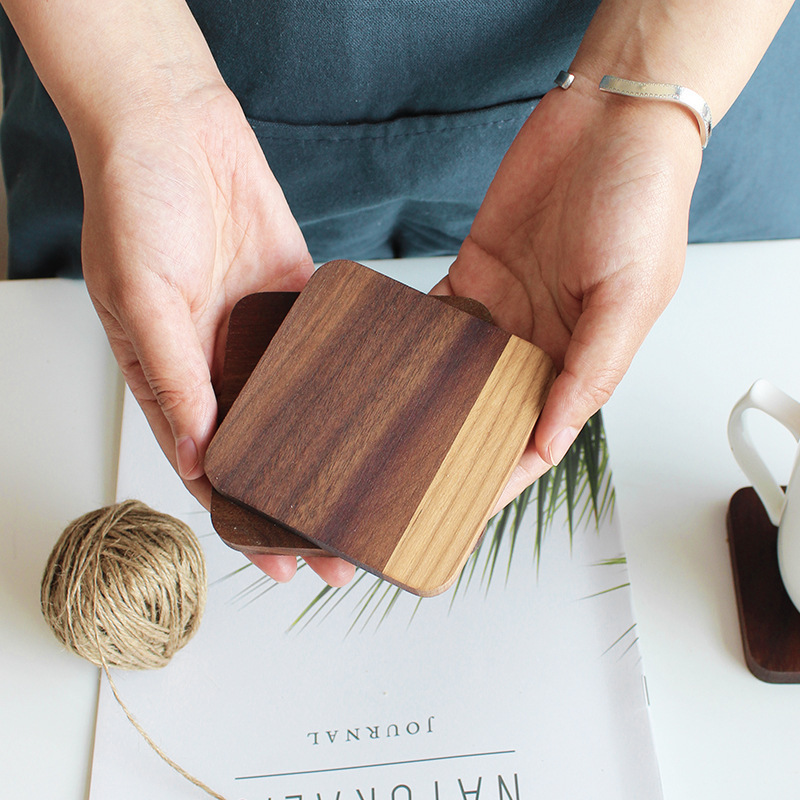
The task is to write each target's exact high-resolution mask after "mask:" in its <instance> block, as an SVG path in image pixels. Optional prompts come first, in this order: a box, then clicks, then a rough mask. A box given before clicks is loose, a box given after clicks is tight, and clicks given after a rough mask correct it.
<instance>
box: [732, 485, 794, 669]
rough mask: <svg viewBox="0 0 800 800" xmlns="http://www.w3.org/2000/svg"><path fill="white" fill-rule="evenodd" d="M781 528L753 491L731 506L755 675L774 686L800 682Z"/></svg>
mask: <svg viewBox="0 0 800 800" xmlns="http://www.w3.org/2000/svg"><path fill="white" fill-rule="evenodd" d="M777 542H778V529H777V528H776V527H775V526H774V525H773V524H772V523H771V522H770V521H769V517H768V516H767V512H766V510H765V509H764V506H763V505H762V504H761V501H760V500H759V498H758V495H757V494H756V492H755V490H754V489H753V488H752V487H747V488H745V489H740V490H739V491H738V492H736V494H734V495H733V497H732V498H731V502H730V505H729V506H728V543H729V545H730V551H731V565H732V567H733V579H734V585H735V589H736V604H737V608H738V610H739V626H740V628H741V631H742V644H743V645H744V657H745V662H746V663H747V666H748V668H749V670H750V671H751V672H752V673H753V675H755V676H756V677H757V678H759V679H760V680H762V681H767V682H768V683H800V612H798V610H797V609H796V608H795V607H794V604H793V603H792V601H791V600H790V599H789V595H788V594H786V590H785V589H784V587H783V581H782V580H781V576H780V571H779V569H778V549H777Z"/></svg>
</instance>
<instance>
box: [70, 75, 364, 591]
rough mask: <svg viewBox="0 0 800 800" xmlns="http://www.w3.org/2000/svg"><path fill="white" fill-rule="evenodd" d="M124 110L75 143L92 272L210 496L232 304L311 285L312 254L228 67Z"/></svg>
mask: <svg viewBox="0 0 800 800" xmlns="http://www.w3.org/2000/svg"><path fill="white" fill-rule="evenodd" d="M120 122H121V121H120V120H115V124H112V126H111V127H112V128H113V130H111V131H108V132H105V133H104V136H103V137H102V138H94V140H93V146H92V147H91V148H86V149H82V148H81V147H80V146H78V147H76V151H77V152H78V158H79V165H80V169H81V177H82V180H83V185H84V196H85V212H84V228H83V242H82V249H83V267H84V275H85V279H86V285H87V288H88V290H89V293H90V295H91V298H92V301H93V303H94V305H95V308H96V309H97V312H98V314H99V316H100V319H101V320H102V323H103V325H104V327H105V330H106V333H107V335H108V339H109V342H110V344H111V348H112V350H113V352H114V355H115V356H116V358H117V361H118V362H119V365H120V368H121V370H122V373H123V375H124V376H125V380H126V381H127V383H128V385H129V386H130V388H131V391H132V392H133V394H134V396H135V397H136V399H137V401H138V402H139V404H140V405H141V407H142V409H143V411H144V413H145V415H146V417H147V419H148V422H149V423H150V426H151V428H152V429H153V432H154V434H155V436H156V438H157V440H158V442H159V444H160V445H161V448H162V449H163V451H164V453H165V454H166V456H167V458H168V459H169V460H170V461H171V463H172V465H173V467H174V468H175V469H176V470H177V472H178V474H179V475H180V476H181V478H182V479H183V480H184V482H185V483H186V486H187V487H188V488H189V489H190V491H192V493H193V494H194V495H195V496H196V497H197V498H198V499H199V500H200V501H201V502H202V503H203V504H204V505H206V507H208V505H209V502H210V491H211V486H210V484H209V482H208V479H207V478H206V476H205V474H204V472H203V457H204V454H205V451H206V448H207V446H208V444H209V442H210V440H211V437H212V436H213V434H214V431H215V429H216V422H217V403H216V397H215V393H214V387H213V381H215V380H218V378H219V376H220V372H221V368H222V359H223V355H224V346H225V334H226V326H227V320H228V316H229V314H230V311H231V309H232V307H233V306H234V304H235V303H236V302H237V301H238V300H239V299H240V298H242V297H243V296H245V295H247V294H250V293H252V292H257V291H281V290H299V289H301V288H302V287H303V285H304V284H305V282H306V281H307V280H308V277H309V275H310V274H311V271H312V269H313V266H312V262H311V257H310V256H309V253H308V250H307V248H306V245H305V241H304V240H303V236H302V234H301V233H300V230H299V228H298V226H297V223H296V222H295V220H294V218H293V217H292V214H291V212H290V210H289V208H288V205H287V203H286V200H285V199H284V196H283V193H282V191H281V189H280V187H279V186H278V184H277V182H276V180H275V178H274V176H273V175H272V172H271V171H270V169H269V167H268V165H267V162H266V159H265V157H264V154H263V152H262V151H261V148H260V146H259V144H258V142H257V140H256V138H255V135H254V133H253V131H252V129H251V128H250V126H249V125H248V123H247V121H246V119H245V117H244V114H243V112H242V109H241V107H240V106H239V104H238V102H237V101H236V99H235V98H234V97H233V95H232V94H231V93H230V91H229V90H228V89H227V87H225V85H224V84H223V83H222V81H221V80H219V81H218V82H212V83H210V84H205V85H201V86H199V87H197V88H193V90H192V91H190V92H187V93H186V94H185V96H182V97H178V98H176V99H174V100H173V101H172V102H170V103H169V105H166V106H156V107H153V108H149V109H140V113H139V114H138V115H135V116H133V117H130V116H126V117H125V118H124V120H123V121H122V122H123V123H124V124H120ZM98 145H99V146H98ZM251 560H252V561H253V562H254V563H255V564H256V565H257V566H259V567H260V568H261V569H262V570H263V571H264V572H266V573H267V574H268V575H270V576H271V577H273V578H274V579H276V580H279V581H283V580H288V579H289V578H291V577H292V575H293V574H294V572H295V569H296V559H294V558H293V557H288V556H254V557H253V558H252V559H251ZM309 566H311V567H312V569H314V570H315V571H316V572H318V573H319V574H320V575H321V576H322V577H323V578H324V579H325V580H326V581H327V582H329V583H331V584H333V585H342V584H344V583H346V582H347V581H349V580H350V579H351V578H352V576H353V574H354V567H353V566H352V565H350V564H348V563H346V562H344V561H341V560H340V559H335V558H319V559H310V560H309Z"/></svg>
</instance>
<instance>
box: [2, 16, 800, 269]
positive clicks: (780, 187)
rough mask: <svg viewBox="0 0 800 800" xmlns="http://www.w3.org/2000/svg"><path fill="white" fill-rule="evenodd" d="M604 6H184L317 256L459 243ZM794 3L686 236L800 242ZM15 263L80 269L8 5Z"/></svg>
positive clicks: (44, 106) (65, 195) (71, 202)
mask: <svg viewBox="0 0 800 800" xmlns="http://www.w3.org/2000/svg"><path fill="white" fill-rule="evenodd" d="M596 4H597V0H573V1H567V0H556V1H554V0H550V1H549V2H548V1H547V0H497V1H496V2H491V3H489V2H479V0H382V1H380V2H374V0H372V2H366V0H347V1H346V2H337V3H331V2H327V0H274V2H270V3H268V4H267V3H264V2H263V0H237V2H236V3H221V2H219V1H218V0H213V1H212V0H190V6H191V8H192V11H193V12H194V14H195V17H196V19H197V21H198V24H199V25H200V27H201V29H202V30H203V32H204V34H205V36H206V38H207V40H208V42H209V45H210V47H211V49H212V52H213V53H214V56H215V58H216V60H217V63H218V64H219V67H220V70H221V72H222V74H223V77H224V78H225V80H226V81H227V83H228V85H229V86H230V87H231V89H232V90H233V91H234V93H235V94H236V95H237V97H238V98H239V100H240V102H241V104H242V107H243V109H244V111H245V113H246V115H247V117H248V119H249V121H250V123H251V125H252V126H253V129H254V130H255V132H256V135H257V136H258V139H259V141H260V143H261V145H262V147H263V148H264V151H265V153H266V156H267V160H268V161H269V164H270V166H271V168H272V170H273V172H274V173H275V175H276V177H277V178H278V181H279V182H280V184H281V186H282V187H283V190H284V192H285V194H286V197H287V200H288V202H289V205H290V207H291V209H292V211H293V213H294V214H295V217H296V218H297V220H298V222H299V223H300V226H301V228H302V230H303V233H304V235H305V237H306V241H307V242H308V245H309V248H310V250H311V253H312V255H313V256H314V258H315V259H317V260H325V259H329V258H355V259H367V258H378V257H388V256H421V255H436V254H445V253H454V252H455V251H456V250H457V249H458V246H459V245H460V243H461V241H462V239H463V238H464V236H465V235H466V233H467V232H468V230H469V226H470V223H471V221H472V219H473V217H474V215H475V212H476V211H477V209H478V206H479V205H480V202H481V200H482V198H483V195H484V193H485V191H486V188H487V186H488V184H489V182H490V181H491V178H492V176H493V175H494V172H495V170H496V168H497V165H498V163H499V162H500V159H501V158H502V156H503V154H504V153H505V151H506V149H507V148H508V145H509V144H510V143H511V141H512V139H513V137H514V136H515V134H516V132H517V131H518V130H519V128H520V127H521V125H522V123H523V122H524V121H525V119H526V118H527V116H528V115H529V114H530V112H531V110H532V109H533V108H534V106H535V104H536V102H537V100H538V98H539V97H541V96H542V95H543V94H544V93H545V92H546V91H548V90H549V89H550V88H551V87H552V80H553V77H554V76H555V74H556V73H557V72H558V71H559V70H560V69H562V68H564V67H566V66H567V65H568V64H569V62H570V60H571V59H572V56H573V55H574V53H575V50H576V49H577V47H578V44H579V42H580V39H581V37H582V35H583V32H584V30H585V28H586V26H587V25H588V22H589V20H590V18H591V15H592V13H593V12H594V8H595V6H596ZM798 35H800V7H799V8H795V9H794V11H793V12H791V14H790V17H789V19H787V21H786V23H785V24H784V27H783V28H782V29H781V31H780V33H779V34H778V37H777V38H776V40H775V42H774V43H773V45H772V47H771V48H770V51H769V52H768V54H767V56H766V57H765V59H764V61H763V63H762V65H761V66H760V67H759V69H758V71H757V72H756V74H755V75H754V77H753V79H752V80H751V82H750V84H749V85H748V86H747V88H746V89H745V91H744V93H743V94H742V97H741V98H740V100H739V101H738V102H737V104H736V105H735V106H734V108H733V109H732V110H731V111H730V112H729V114H728V116H727V117H726V118H725V119H724V120H723V121H722V122H721V123H720V125H719V127H718V128H717V129H716V130H715V132H714V135H713V137H712V140H711V144H710V145H709V147H708V149H707V150H706V152H705V156H704V163H703V168H702V170H701V175H700V180H699V182H698V186H697V190H696V192H695V197H694V202H693V206H692V215H691V219H690V239H691V240H692V241H719V240H735V239H764V238H776V237H794V236H800V160H798V159H797V158H796V155H795V152H794V151H795V143H796V141H797V137H798V134H800V96H798V94H797V92H795V95H794V96H793V97H792V96H788V95H787V91H789V90H791V85H789V86H787V85H786V84H787V82H785V81H780V80H778V79H777V76H781V75H784V74H797V73H798V69H800V48H797V46H796V45H795V44H794V43H795V42H797V41H798ZM0 52H1V53H2V68H3V77H4V82H5V86H4V91H5V112H4V116H3V120H2V126H0V152H2V158H3V166H4V169H5V177H6V183H7V187H8V194H9V229H10V266H9V269H10V275H11V276H12V277H33V276H46V275H79V274H80V227H81V213H82V201H81V190H80V179H79V175H78V172H77V167H76V165H75V158H74V154H73V152H72V148H71V145H70V141H69V136H68V134H67V132H66V129H65V128H64V126H63V123H62V122H61V120H60V118H59V116H58V113H57V112H56V110H55V108H54V106H53V104H52V102H51V101H50V99H49V97H48V96H47V93H46V92H45V91H44V89H43V87H42V86H41V84H40V83H39V81H38V79H37V78H36V75H35V73H34V72H33V69H32V68H31V66H30V63H29V61H28V60H27V57H26V55H25V53H24V51H23V50H22V48H21V47H20V45H19V42H18V40H17V38H16V36H15V34H14V31H13V29H12V28H11V26H10V24H9V23H8V20H7V19H6V18H5V16H0Z"/></svg>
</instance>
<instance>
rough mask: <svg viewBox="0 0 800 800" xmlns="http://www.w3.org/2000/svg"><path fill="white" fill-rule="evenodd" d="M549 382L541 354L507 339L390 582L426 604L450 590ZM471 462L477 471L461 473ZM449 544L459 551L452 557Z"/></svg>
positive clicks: (389, 566)
mask: <svg viewBox="0 0 800 800" xmlns="http://www.w3.org/2000/svg"><path fill="white" fill-rule="evenodd" d="M554 376H555V373H554V371H553V366H552V362H551V361H550V359H549V358H548V357H547V356H546V355H545V354H544V353H543V352H542V351H541V350H539V349H538V348H536V347H534V346H533V345H531V344H530V343H529V342H526V341H525V340H523V339H520V338H518V337H516V336H512V337H511V339H510V340H509V342H508V344H507V346H506V347H505V349H504V351H503V353H502V355H501V356H500V358H499V360H498V362H497V364H496V366H495V368H494V369H493V370H492V373H491V375H490V376H489V378H488V380H487V382H486V384H485V385H484V388H483V389H482V391H481V393H480V395H479V397H478V399H477V402H476V403H475V405H474V406H473V408H472V410H471V411H470V413H469V415H468V416H467V418H466V420H465V421H464V424H463V425H462V427H461V429H460V431H459V432H458V434H457V436H456V438H455V440H454V442H453V445H452V447H451V448H450V451H449V452H448V454H447V456H446V457H445V459H444V461H443V462H442V464H441V467H440V468H439V470H438V472H437V474H436V476H435V477H434V479H433V481H432V482H431V484H430V486H429V488H428V490H427V492H426V493H425V495H424V497H423V499H422V501H421V502H420V504H419V505H418V507H417V509H416V511H415V513H414V515H413V517H412V518H411V521H410V522H409V524H408V526H407V528H406V530H405V532H404V534H403V536H402V537H401V539H400V541H399V542H398V544H397V546H396V548H395V549H394V552H393V553H392V556H391V558H390V559H389V560H388V561H387V563H386V565H385V567H384V569H383V573H384V574H385V576H386V577H387V578H388V579H389V580H391V581H394V582H396V583H397V584H399V585H401V586H403V587H404V588H407V589H409V590H410V591H413V592H414V593H415V594H420V595H423V596H429V595H434V594H439V593H440V592H443V591H444V590H445V589H447V587H448V586H449V585H450V584H452V582H453V581H454V580H455V578H456V577H457V576H458V573H459V572H460V570H461V569H462V568H463V566H464V564H465V562H466V560H467V558H468V557H469V554H470V553H471V552H472V550H473V548H474V547H475V545H476V543H477V541H478V538H479V537H480V535H481V533H482V532H483V529H484V528H485V527H486V523H487V522H488V520H489V516H490V514H491V510H492V509H493V508H494V505H495V503H496V502H497V500H498V498H499V497H500V494H501V492H502V490H503V488H504V487H505V485H506V483H507V482H508V479H509V477H510V475H511V472H512V471H513V469H514V466H515V465H516V463H517V461H519V458H520V456H521V455H522V452H523V450H524V448H525V445H526V444H527V441H528V439H529V437H530V434H531V432H532V431H533V426H534V424H535V423H536V419H537V418H538V416H539V413H540V412H541V410H542V406H543V405H544V401H545V398H546V396H547V392H548V390H549V388H550V385H551V383H552V381H553V378H554ZM470 462H474V463H476V465H478V466H476V468H475V469H473V470H469V471H465V470H464V464H465V463H470ZM454 477H455V478H456V479H455V480H454ZM476 520H477V522H476ZM468 525H472V526H473V527H474V530H473V531H472V534H471V535H469V536H468V535H466V532H465V531H464V527H465V526H468ZM423 534H424V535H423ZM454 539H459V540H462V541H463V547H461V548H458V549H454V548H453V540H454Z"/></svg>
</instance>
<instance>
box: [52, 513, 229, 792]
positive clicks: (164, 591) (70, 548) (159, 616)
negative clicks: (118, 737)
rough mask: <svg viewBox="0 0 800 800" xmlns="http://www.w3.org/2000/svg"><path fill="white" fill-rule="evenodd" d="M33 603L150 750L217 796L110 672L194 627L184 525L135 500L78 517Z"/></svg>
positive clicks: (194, 592) (196, 576)
mask: <svg viewBox="0 0 800 800" xmlns="http://www.w3.org/2000/svg"><path fill="white" fill-rule="evenodd" d="M41 601H42V613H43V614H44V618H45V620H46V621H47V623H48V625H49V626H50V628H51V630H52V631H53V633H54V634H55V635H56V638H57V639H58V640H59V641H60V642H61V643H62V644H64V645H65V646H66V647H68V648H69V649H70V650H72V651H73V652H74V653H77V654H78V655H80V656H82V657H83V658H86V659H88V660H89V661H91V662H92V663H93V664H96V665H97V666H99V667H101V668H102V670H103V672H105V675H106V678H107V679H108V684H109V686H110V687H111V691H112V693H113V695H114V697H115V699H116V701H117V702H118V703H119V705H120V707H121V708H122V710H123V711H124V712H125V716H127V718H128V719H129V720H130V722H131V724H132V725H133V727H134V728H135V729H136V730H137V731H138V732H139V734H140V735H141V736H142V738H143V739H144V740H145V741H146V742H147V744H148V745H150V747H151V748H152V749H153V750H154V751H155V753H157V754H158V756H159V757H160V758H162V759H163V760H164V761H165V762H166V763H167V764H168V765H169V766H170V767H172V768H173V769H174V770H175V771H176V772H178V773H179V774H180V775H182V776H183V777H184V778H186V779H187V780H188V781H191V783H193V784H194V785H195V786H197V787H199V788H200V789H202V790H203V791H205V792H206V793H207V794H209V795H211V796H212V797H215V798H218V800H225V798H224V797H223V796H222V795H220V794H217V792H215V791H214V790H213V789H210V788H209V787H208V786H206V785H205V784H204V783H203V782H202V781H200V780H198V779H197V778H195V777H194V776H193V775H191V774H189V773H188V772H186V770H184V769H183V768H182V767H180V766H179V765H178V764H176V763H175V762H174V761H173V760H172V759H171V758H170V757H169V756H167V755H166V753H164V751H163V750H162V749H161V748H160V747H159V746H158V745H157V744H156V743H155V742H154V741H153V740H152V739H151V738H150V736H149V735H148V734H147V732H146V731H145V730H144V729H143V728H142V726H141V725H140V724H139V723H138V722H137V720H136V719H135V718H134V716H133V715H132V714H131V712H130V711H129V710H128V707H127V706H126V705H125V703H124V702H123V701H122V698H121V697H120V695H119V692H118V691H117V687H116V685H115V684H114V681H113V679H112V677H111V673H110V672H109V667H119V668H121V669H157V668H159V667H163V666H165V665H166V664H167V663H168V662H169V660H170V659H171V658H172V656H173V654H174V653H175V652H177V651H178V650H180V648H181V647H183V646H184V645H185V644H186V642H188V641H189V639H191V638H192V636H193V635H194V634H195V632H196V631H197V629H198V627H199V626H200V620H201V619H202V616H203V609H204V608H205V602H206V568H205V560H204V558H203V552H202V550H201V549H200V545H199V543H198V541H197V539H196V538H195V536H194V534H193V533H192V530H191V528H189V527H188V526H187V525H185V524H184V523H183V522H181V521H180V520H179V519H176V518H174V517H170V516H168V515H166V514H162V513H160V512H157V511H154V510H153V509H152V508H150V507H149V506H147V505H145V504H144V503H141V502H139V501H138V500H126V501H125V502H124V503H119V504H117V505H113V506H107V507H106V508H101V509H98V510H97V511H91V512H89V513H88V514H84V515H83V516H82V517H79V518H78V519H76V520H74V521H73V522H72V523H70V525H69V526H68V527H67V529H66V530H65V531H64V533H63V534H62V535H61V538H60V539H59V540H58V542H57V543H56V546H55V547H54V548H53V552H52V553H51V555H50V558H49V559H48V562H47V566H46V568H45V572H44V576H43V578H42V590H41Z"/></svg>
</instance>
